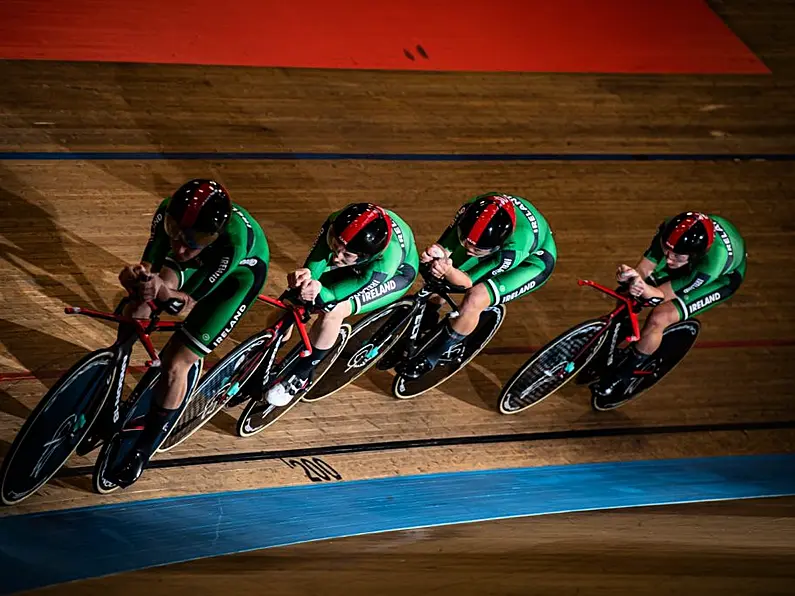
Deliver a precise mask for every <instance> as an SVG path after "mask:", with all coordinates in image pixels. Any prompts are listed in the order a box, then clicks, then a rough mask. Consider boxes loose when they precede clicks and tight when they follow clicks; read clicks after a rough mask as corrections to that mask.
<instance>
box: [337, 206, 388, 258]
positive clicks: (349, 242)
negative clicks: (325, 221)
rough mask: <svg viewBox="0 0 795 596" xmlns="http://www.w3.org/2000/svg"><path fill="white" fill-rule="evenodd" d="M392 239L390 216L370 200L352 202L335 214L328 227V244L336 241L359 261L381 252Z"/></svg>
mask: <svg viewBox="0 0 795 596" xmlns="http://www.w3.org/2000/svg"><path fill="white" fill-rule="evenodd" d="M391 238H392V218H391V217H389V215H388V214H387V212H386V211H385V210H384V209H382V208H381V207H379V206H377V205H373V204H372V203H353V204H351V205H348V206H347V207H345V208H344V209H343V210H342V211H340V212H339V213H338V214H337V217H335V218H334V221H333V222H332V223H331V225H330V226H329V230H328V244H329V246H331V245H332V240H336V241H337V242H338V243H339V244H340V245H342V246H343V247H344V248H345V250H346V251H348V252H351V253H356V254H357V255H358V256H359V261H365V260H368V259H372V258H373V257H375V256H377V255H379V254H381V253H382V252H383V251H384V250H385V249H386V247H387V245H388V244H389V241H390V240H391Z"/></svg>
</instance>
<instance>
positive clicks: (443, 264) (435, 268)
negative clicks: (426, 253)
mask: <svg viewBox="0 0 795 596" xmlns="http://www.w3.org/2000/svg"><path fill="white" fill-rule="evenodd" d="M452 268H453V260H452V259H450V258H447V257H444V258H442V259H434V260H433V262H432V263H431V275H433V276H435V277H438V278H440V279H441V278H444V276H445V275H447V274H448V272H449V271H450V270H451V269H452Z"/></svg>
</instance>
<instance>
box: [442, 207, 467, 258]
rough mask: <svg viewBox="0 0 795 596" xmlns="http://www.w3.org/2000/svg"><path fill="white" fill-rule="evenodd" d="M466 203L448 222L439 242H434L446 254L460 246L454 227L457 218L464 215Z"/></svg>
mask: <svg viewBox="0 0 795 596" xmlns="http://www.w3.org/2000/svg"><path fill="white" fill-rule="evenodd" d="M467 206H468V203H467V204H465V205H462V206H461V208H460V209H459V210H458V212H457V213H456V214H455V217H454V218H453V221H452V222H450V225H449V226H447V228H446V229H445V231H444V232H442V235H441V236H439V240H438V241H437V242H436V244H438V245H439V246H441V247H442V248H444V249H445V250H446V251H447V252H448V253H451V252H454V251H455V249H456V248H458V247H459V246H461V243H460V242H459V241H458V232H457V231H456V225H457V224H458V220H459V218H460V217H461V216H462V215H463V214H464V212H465V211H466V208H467Z"/></svg>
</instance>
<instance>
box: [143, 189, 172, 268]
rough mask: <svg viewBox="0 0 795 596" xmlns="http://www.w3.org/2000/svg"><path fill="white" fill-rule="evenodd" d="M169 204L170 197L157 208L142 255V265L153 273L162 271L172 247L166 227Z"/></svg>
mask: <svg viewBox="0 0 795 596" xmlns="http://www.w3.org/2000/svg"><path fill="white" fill-rule="evenodd" d="M167 205H168V199H165V200H164V201H163V202H161V203H160V206H159V207H158V208H157V211H156V212H155V215H154V217H153V218H152V225H151V228H150V232H149V241H148V242H147V243H146V247H145V248H144V252H143V255H142V256H141V265H143V266H144V267H146V269H147V270H148V271H150V272H151V273H159V272H160V269H162V267H163V263H164V262H165V260H166V255H167V254H168V251H169V250H170V248H171V242H170V241H169V239H168V234H166V227H165V217H166V206H167Z"/></svg>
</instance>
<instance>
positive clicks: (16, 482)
mask: <svg viewBox="0 0 795 596" xmlns="http://www.w3.org/2000/svg"><path fill="white" fill-rule="evenodd" d="M115 359H116V353H115V352H114V351H112V350H100V351H97V352H93V353H91V354H89V355H87V356H86V357H84V358H83V359H82V360H81V361H80V362H78V363H77V364H76V365H74V366H73V367H72V368H71V369H70V370H69V372H67V373H66V374H65V375H64V376H63V377H61V379H60V380H59V381H58V382H57V383H56V384H55V385H54V386H53V387H52V389H50V390H49V391H48V392H47V393H46V394H45V396H44V397H43V398H42V400H41V401H40V402H39V405H38V406H36V409H35V410H33V412H32V413H31V415H30V416H29V417H28V419H27V420H26V421H25V424H24V425H23V426H22V428H21V429H20V431H19V433H18V434H17V436H16V439H15V440H14V443H13V444H12V445H11V449H10V450H9V451H8V453H7V454H6V457H5V460H4V461H3V466H2V469H0V483H1V484H2V486H1V487H0V495H2V501H3V503H4V504H6V505H13V504H15V503H19V502H20V501H22V500H23V499H26V498H27V497H29V496H30V495H32V494H33V493H35V492H36V491H37V490H38V489H39V488H41V487H42V486H43V485H44V484H45V483H46V482H47V481H48V480H49V479H50V478H52V477H53V476H54V475H55V473H56V472H57V471H58V470H60V469H61V467H62V466H63V465H64V464H65V463H66V461H67V460H68V459H69V457H70V456H71V455H72V453H74V451H75V449H76V448H77V445H78V444H79V443H80V441H82V440H83V438H84V437H85V436H86V434H87V433H88V431H89V429H90V428H91V425H92V424H93V423H94V420H95V419H96V418H97V415H98V414H99V413H100V411H101V410H102V406H103V405H104V404H105V401H106V400H107V398H108V393H109V392H110V387H111V383H112V381H113V377H114V370H115V369H116V361H115Z"/></svg>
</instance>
